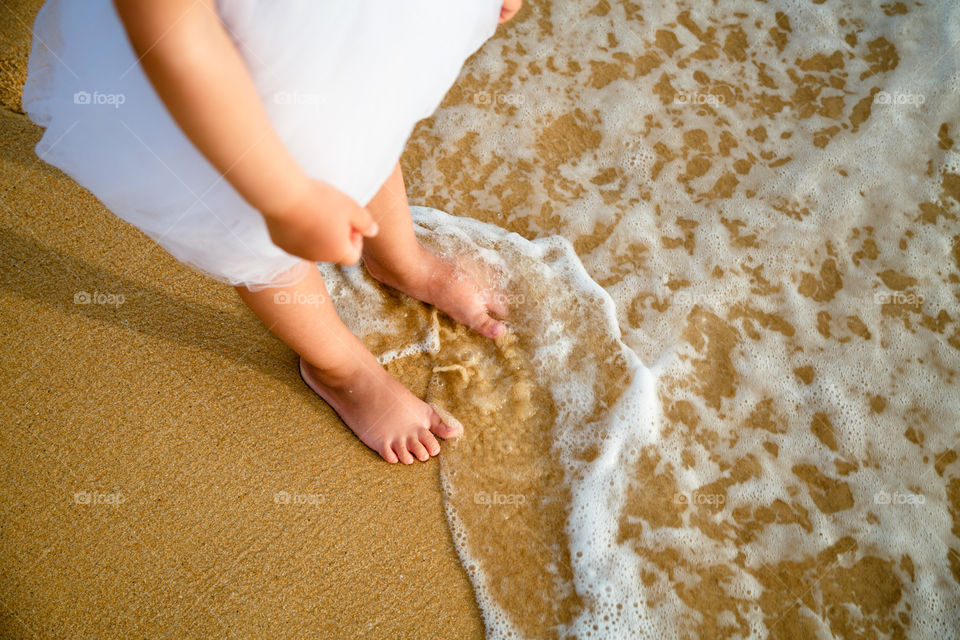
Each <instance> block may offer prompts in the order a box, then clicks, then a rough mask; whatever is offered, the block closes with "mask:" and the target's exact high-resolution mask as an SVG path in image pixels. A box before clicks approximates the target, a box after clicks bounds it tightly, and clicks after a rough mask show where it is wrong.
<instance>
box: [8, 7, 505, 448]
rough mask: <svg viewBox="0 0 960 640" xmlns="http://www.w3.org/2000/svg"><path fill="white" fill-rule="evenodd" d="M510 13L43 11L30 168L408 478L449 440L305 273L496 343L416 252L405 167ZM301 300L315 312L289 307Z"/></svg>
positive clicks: (473, 287) (497, 310) (430, 257)
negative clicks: (342, 271) (205, 292)
mask: <svg viewBox="0 0 960 640" xmlns="http://www.w3.org/2000/svg"><path fill="white" fill-rule="evenodd" d="M520 2H521V0H505V1H503V2H502V4H501V0H458V1H457V2H450V3H443V2H432V1H427V0H404V2H399V1H398V0H367V1H364V0H356V2H333V1H332V0H285V1H284V2H276V0H115V2H114V3H113V4H111V2H110V0H48V2H47V4H46V5H45V6H44V7H43V8H42V9H41V11H40V13H39V14H38V16H37V21H36V25H35V29H34V43H33V50H32V52H31V58H30V68H29V77H28V80H27V84H26V86H25V87H24V107H25V108H26V110H27V113H28V114H29V115H30V117H31V118H32V119H33V120H34V121H35V122H37V123H38V124H40V125H43V126H46V127H47V130H46V132H45V134H44V136H43V139H42V140H41V141H40V142H39V143H38V145H37V154H38V155H39V156H40V157H41V158H43V159H44V160H46V161H47V162H49V163H51V164H54V165H56V166H57V167H60V168H61V169H62V170H63V171H65V172H66V173H68V174H69V175H71V176H72V177H73V178H74V179H75V180H77V182H79V183H80V184H82V185H84V186H85V187H87V188H88V189H90V190H91V191H92V192H93V193H94V194H95V195H97V196H98V197H99V198H100V199H101V200H102V201H103V202H104V204H106V205H107V207H108V208H110V209H111V210H112V211H113V212H114V213H115V214H117V215H118V216H120V217H122V218H124V219H126V220H128V221H129V222H131V223H133V224H135V225H136V226H138V227H139V228H140V229H141V230H143V231H144V232H145V233H147V234H148V235H149V236H150V237H152V238H153V239H154V240H156V241H157V242H158V243H159V244H161V245H162V246H163V247H164V248H165V249H167V250H168V251H169V252H170V253H172V254H173V255H174V256H175V257H177V258H178V259H180V260H181V261H183V262H185V263H187V264H190V265H191V266H193V267H195V268H197V269H199V270H201V271H203V272H205V273H207V274H210V275H212V276H214V277H216V278H218V279H220V280H223V281H226V282H229V283H230V284H232V285H233V286H234V287H235V288H236V290H237V292H238V293H239V294H240V297H241V299H243V301H244V302H245V303H246V304H247V305H248V306H249V307H250V308H251V309H252V310H253V312H254V313H255V314H256V315H257V316H258V317H259V318H260V319H261V320H262V321H263V322H264V323H265V324H266V326H267V327H269V328H270V330H271V331H272V332H273V333H274V334H275V335H277V336H278V337H279V338H280V339H281V340H283V341H284V342H285V343H286V344H287V345H289V346H290V347H291V348H292V349H294V350H295V351H296V352H297V353H298V354H299V355H300V371H301V375H302V376H303V379H304V380H305V381H306V383H307V384H308V385H309V386H310V387H311V388H312V389H313V390H314V391H315V392H316V393H317V394H319V395H320V397H322V398H323V399H324V400H325V401H326V402H328V403H329V404H330V406H332V407H333V409H334V410H335V411H336V412H337V413H338V414H339V415H340V417H341V418H342V419H343V421H344V422H345V423H346V424H347V425H348V426H349V427H350V428H351V429H352V430H353V432H354V433H355V434H356V435H357V437H359V438H360V440H362V441H363V442H364V443H365V444H367V446H369V447H370V448H372V449H373V450H374V451H376V452H377V453H379V454H380V455H381V456H382V457H383V458H384V459H385V460H386V461H388V462H397V461H398V460H399V461H400V462H404V463H406V464H411V463H412V462H413V459H414V457H416V458H417V459H419V460H421V461H423V460H427V459H429V457H430V456H433V455H436V454H437V453H439V451H440V446H439V444H438V443H437V440H436V438H435V436H439V437H440V438H448V437H453V436H456V435H459V434H458V432H457V430H455V429H454V428H453V427H451V426H449V425H447V424H445V423H444V422H443V420H442V419H441V418H440V417H439V416H438V415H437V413H436V412H435V411H434V410H433V409H432V408H431V407H430V406H428V405H427V404H426V403H424V402H422V401H421V400H420V399H418V398H417V397H416V396H414V395H413V394H412V393H411V392H410V391H408V390H407V389H406V388H404V387H403V386H402V385H401V384H400V383H399V382H397V381H396V380H395V379H393V378H392V377H391V376H390V375H389V374H388V373H387V372H386V371H385V370H384V369H383V368H382V367H381V366H380V364H379V363H378V362H377V360H376V358H374V356H373V355H372V354H371V353H370V352H369V351H367V350H366V348H365V347H364V346H363V344H362V343H361V342H360V340H358V339H357V338H356V337H355V336H354V335H352V334H351V333H350V331H349V330H348V329H347V328H346V326H345V325H344V324H343V323H342V322H341V321H340V319H339V318H338V317H337V314H336V311H335V310H334V308H333V306H332V304H331V303H330V298H329V295H327V291H326V288H325V286H324V283H323V279H322V277H321V275H320V273H319V271H318V270H317V269H316V266H315V265H314V262H315V261H330V262H337V263H340V264H343V265H351V264H354V263H356V262H357V261H359V260H361V259H362V260H363V262H364V264H365V265H366V268H367V269H368V270H369V272H370V274H371V275H372V276H373V277H375V278H376V279H378V280H380V281H381V282H383V283H384V284H386V285H388V286H391V287H394V288H396V289H399V290H400V291H403V292H404V293H407V294H408V295H411V296H413V297H415V298H418V299H420V300H423V301H424V302H427V303H430V304H433V305H435V306H437V307H438V308H439V309H441V310H443V311H445V312H446V313H448V314H449V315H450V316H451V317H453V318H454V319H456V320H458V321H460V322H463V323H465V324H467V325H469V326H470V327H471V328H473V329H475V330H476V331H478V332H479V333H481V334H482V335H484V336H486V337H488V338H496V337H497V336H499V335H501V334H502V333H503V331H504V325H503V324H502V323H501V322H500V321H499V320H498V319H497V318H502V317H504V316H505V315H506V313H507V309H506V308H504V306H503V305H502V304H501V303H499V302H498V301H497V299H496V297H495V296H494V295H492V293H491V292H490V291H486V290H484V289H483V288H481V287H480V286H479V285H478V284H477V283H475V282H474V281H473V280H472V279H470V278H468V277H466V276H464V275H463V274H462V273H461V272H459V271H458V270H457V269H456V268H455V267H454V266H453V265H451V264H450V263H448V262H445V261H444V260H442V259H440V258H439V257H437V256H436V255H434V254H432V253H431V252H429V251H428V250H426V249H425V248H423V247H422V246H421V245H420V244H419V243H418V242H417V240H416V237H415V236H414V231H413V225H412V222H411V219H410V210H409V207H408V204H407V198H406V191H405V189H404V184H403V176H402V175H401V173H400V166H399V164H398V162H397V159H398V157H399V155H400V152H401V151H402V149H403V145H404V143H405V141H406V138H407V137H408V136H409V134H410V131H411V130H412V127H413V124H414V123H415V122H416V121H417V120H419V119H421V118H423V117H426V116H427V115H429V114H430V113H431V112H432V111H433V110H434V109H435V108H436V106H437V104H439V102H440V100H441V99H442V97H443V94H444V93H445V92H446V90H447V89H448V88H449V87H450V85H451V84H452V83H453V81H454V80H455V78H456V76H457V73H458V72H459V69H460V67H461V66H462V64H463V61H464V60H465V59H466V58H467V56H469V55H470V54H471V53H472V52H473V51H475V50H476V49H477V48H478V47H479V46H480V45H481V44H482V43H483V41H484V40H486V39H487V38H488V37H490V36H491V35H492V34H493V31H494V30H495V28H496V24H497V23H498V21H499V22H501V23H502V22H505V21H507V20H509V19H510V18H511V17H513V15H514V14H515V13H516V12H517V10H518V9H519V7H520ZM280 291H284V292H286V293H287V294H288V295H286V296H278V295H277V293H278V292H280ZM304 299H307V300H312V301H315V300H322V301H323V302H322V303H321V304H320V305H319V307H318V306H317V305H314V304H311V305H301V304H289V303H288V304H282V302H285V301H289V300H304Z"/></svg>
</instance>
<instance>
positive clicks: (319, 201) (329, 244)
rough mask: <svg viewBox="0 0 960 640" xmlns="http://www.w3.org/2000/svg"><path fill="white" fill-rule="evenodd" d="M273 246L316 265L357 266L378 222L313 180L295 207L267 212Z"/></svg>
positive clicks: (351, 201)
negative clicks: (364, 245) (332, 263)
mask: <svg viewBox="0 0 960 640" xmlns="http://www.w3.org/2000/svg"><path fill="white" fill-rule="evenodd" d="M263 217H264V220H266V222H267V230H268V231H269V232H270V239H271V240H273V243H274V244H275V245H277V246H278V247H280V248H281V249H283V250H284V251H286V252H287V253H291V254H293V255H295V256H299V257H301V258H304V259H305V260H312V261H314V262H337V263H340V264H342V265H345V266H346V265H352V264H356V262H357V261H358V260H360V253H361V251H363V238H364V237H367V238H372V237H373V236H375V235H377V231H378V228H377V223H376V222H374V221H373V218H372V217H371V216H370V212H368V211H367V210H366V209H365V208H363V207H361V206H360V205H359V204H357V202H356V201H355V200H354V199H353V198H351V197H350V196H348V195H347V194H345V193H343V192H342V191H340V190H339V189H336V188H335V187H333V186H331V185H329V184H327V183H325V182H319V181H316V180H310V181H309V182H308V184H307V188H306V191H305V193H304V194H303V195H302V196H301V197H300V198H299V199H298V201H297V202H295V203H294V204H293V205H292V206H289V207H286V208H284V210H283V211H280V212H277V213H265V214H264V216H263Z"/></svg>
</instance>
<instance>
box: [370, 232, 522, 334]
mask: <svg viewBox="0 0 960 640" xmlns="http://www.w3.org/2000/svg"><path fill="white" fill-rule="evenodd" d="M363 261H364V264H365V265H366V267H367V271H369V272H370V275H372V276H373V277H374V278H376V279H377V280H379V281H380V282H382V283H383V284H385V285H387V286H388V287H392V288H394V289H397V290H398V291H402V292H403V293H405V294H407V295H408V296H411V297H413V298H416V299H417V300H421V301H423V302H426V303H427V304H432V305H433V306H435V307H436V308H438V309H440V310H441V311H443V312H444V313H446V314H447V315H449V316H450V317H451V318H453V319H454V320H456V321H457V322H460V323H462V324H465V325H466V326H468V327H470V328H471V329H473V330H474V331H476V332H477V333H479V334H480V335H482V336H485V337H487V338H491V339H494V338H499V337H500V336H501V335H503V332H504V331H506V326H505V325H504V324H503V323H502V322H500V321H499V320H498V319H497V318H506V317H507V314H508V313H509V309H508V308H507V305H506V303H505V300H504V296H503V295H502V294H500V293H498V292H497V291H496V290H495V289H494V288H493V287H492V286H483V284H482V282H481V278H480V277H478V275H477V274H474V273H471V272H470V271H467V270H465V269H463V268H462V267H461V266H458V265H457V264H455V263H454V262H453V261H451V260H449V259H445V258H441V257H440V256H438V255H436V254H435V253H433V252H432V251H430V250H428V249H426V248H424V247H422V246H421V247H419V255H418V256H417V257H416V259H414V260H412V261H411V262H410V264H411V265H412V266H411V267H410V268H407V269H396V268H390V267H387V266H385V265H383V264H380V263H378V262H377V260H376V259H375V258H373V257H371V256H366V255H365V256H364V259H363ZM476 266H477V267H478V269H481V268H482V267H481V266H480V265H476Z"/></svg>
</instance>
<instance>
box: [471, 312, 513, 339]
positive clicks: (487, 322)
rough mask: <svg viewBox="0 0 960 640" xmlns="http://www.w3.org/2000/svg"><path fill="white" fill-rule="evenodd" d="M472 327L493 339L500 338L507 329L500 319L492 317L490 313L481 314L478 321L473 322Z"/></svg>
mask: <svg viewBox="0 0 960 640" xmlns="http://www.w3.org/2000/svg"><path fill="white" fill-rule="evenodd" d="M470 326H471V328H472V329H473V330H474V331H476V332H477V333H479V334H480V335H482V336H485V337H487V338H490V339H491V340H493V339H496V338H499V337H500V336H502V335H503V332H504V331H506V330H507V327H506V325H505V324H503V323H502V322H500V321H499V320H495V319H494V318H491V317H490V316H489V315H488V314H486V313H484V314H483V315H481V316H480V317H479V318H478V319H477V321H476V322H473V323H471V325H470Z"/></svg>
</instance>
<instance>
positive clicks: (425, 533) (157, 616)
mask: <svg viewBox="0 0 960 640" xmlns="http://www.w3.org/2000/svg"><path fill="white" fill-rule="evenodd" d="M40 4H41V3H40V2H37V1H31V2H22V3H14V4H13V5H10V4H9V3H4V5H3V7H2V8H0V14H2V19H0V34H2V35H0V54H2V58H0V99H2V102H3V105H2V106H3V111H2V114H0V128H2V133H0V140H2V145H0V153H2V162H3V169H2V172H0V216H2V225H0V227H2V228H0V239H2V240H0V242H2V244H0V265H2V266H0V274H2V275H0V281H2V286H0V297H2V302H0V327H2V328H0V332H2V336H3V338H2V341H3V352H2V356H0V358H2V365H0V370H2V373H0V377H2V380H3V382H2V385H0V394H2V399H0V423H2V429H0V438H2V444H0V466H2V468H3V479H2V482H0V523H2V524H0V526H2V529H0V636H2V637H4V638H54V637H63V638H78V637H99V638H107V637H132V636H138V637H178V638H194V637H195V638H225V637H274V638H279V637H302V638H308V637H309V638H324V637H329V638H347V637H358V638H359V637H380V638H386V637H391V638H449V637H463V638H468V637H482V635H483V627H482V623H481V620H480V617H479V612H478V609H477V606H476V604H475V602H474V598H473V594H472V592H471V588H470V584H469V582H468V580H467V577H466V574H465V573H464V571H463V569H462V568H461V567H460V564H459V562H458V560H457V556H456V553H455V551H454V547H453V543H452V541H451V537H450V533H449V531H448V529H447V525H446V521H445V520H444V515H443V509H442V504H441V492H440V487H439V480H438V474H439V465H438V464H437V463H436V461H433V462H432V463H431V464H426V465H419V464H418V465H415V466H412V467H404V466H390V465H387V464H385V463H383V462H382V461H381V460H380V458H379V457H378V456H377V455H376V454H374V453H373V452H371V451H369V450H367V449H366V448H365V447H362V446H359V445H358V442H357V440H356V438H354V437H353V435H352V434H351V433H350V432H349V431H348V430H347V429H346V428H345V427H344V426H343V425H342V423H341V422H340V421H339V419H338V418H337V417H336V415H335V414H334V413H333V412H332V411H331V410H330V409H329V408H328V407H327V406H326V404H324V403H323V402H322V401H321V400H320V399H319V398H317V397H316V396H315V395H314V394H313V393H311V392H310V391H309V390H308V389H307V388H306V387H305V386H304V384H303V383H302V382H301V380H300V378H299V376H298V374H297V370H296V366H295V363H296V359H295V356H294V354H293V353H292V352H291V351H290V350H289V349H287V348H286V347H285V346H284V345H283V344H281V343H280V342H279V341H278V340H276V339H275V338H274V337H272V336H271V335H270V334H269V333H268V332H267V330H266V329H265V328H264V327H263V326H262V325H261V324H260V323H259V322H258V321H257V319H256V318H255V317H254V316H253V315H252V314H251V313H250V312H249V311H248V310H247V309H246V308H245V307H244V306H243V304H242V303H241V302H240V300H239V299H238V298H237V297H236V294H235V293H234V292H233V290H232V289H230V288H229V287H226V286H224V285H221V284H218V283H215V282H213V281H212V280H209V279H207V278H204V277H202V276H200V275H197V274H195V273H193V272H192V271H191V270H189V269H188V268H186V267H184V266H182V265H180V264H179V263H177V262H176V261H175V260H173V259H172V258H170V257H169V256H168V255H167V254H165V253H164V252H163V251H162V250H161V249H160V248H159V247H157V246H156V245H155V244H154V243H153V242H151V241H150V240H149V239H147V238H146V237H145V236H143V235H142V234H141V233H140V232H139V231H137V230H136V229H134V228H132V227H131V226H129V225H127V224H126V223H124V222H122V221H120V220H118V219H116V218H115V217H113V216H112V215H111V214H110V213H109V212H108V211H107V210H106V209H105V208H104V207H103V206H102V205H101V204H100V203H99V202H97V201H96V199H95V198H94V197H92V196H91V195H90V194H89V193H88V192H86V191H85V190H84V189H82V188H80V187H78V186H77V185H76V184H75V183H74V182H73V181H72V180H70V179H69V178H68V177H67V176H65V175H63V174H62V173H61V172H59V171H57V170H56V169H54V168H52V167H50V166H47V165H45V164H43V163H42V162H41V161H39V160H38V159H37V158H36V156H35V155H34V153H33V146H34V144H36V142H37V140H38V139H39V137H40V135H41V130H40V128H38V127H36V126H35V125H33V124H32V123H31V122H30V121H29V120H28V119H27V117H26V116H25V115H23V114H22V113H19V112H18V111H19V104H20V100H19V92H20V88H21V87H22V84H23V82H24V80H25V78H26V64H27V56H28V53H29V43H30V28H29V25H31V24H32V21H33V16H34V15H35V13H36V11H37V10H38V9H39V6H40ZM80 292H87V293H88V294H90V296H91V297H94V294H98V295H97V296H96V298H97V299H99V300H101V301H106V300H107V298H106V297H101V296H107V295H113V296H115V297H114V298H113V300H114V301H119V300H121V298H120V296H123V298H122V304H120V305H119V306H117V305H111V304H98V303H97V301H96V299H94V300H93V302H91V303H90V304H75V302H74V296H75V295H76V294H78V293H80ZM404 382H406V383H407V384H411V385H412V386H414V388H415V389H416V385H417V381H416V380H413V379H411V378H405V379H404ZM425 383H426V380H421V381H420V383H419V384H420V385H421V387H422V385H424V384H425ZM422 391H423V389H422V388H421V389H420V392H421V393H422ZM284 492H285V493H286V494H288V495H289V496H290V503H289V504H284V503H282V500H283V493H284ZM276 494H281V496H280V498H279V499H280V500H281V502H279V503H278V502H277V499H276V498H277V496H276ZM87 497H89V501H90V504H84V501H85V500H86V499H87ZM98 501H99V502H100V503H101V504H95V503H96V502H98ZM111 501H112V502H119V504H111V503H110V502H111Z"/></svg>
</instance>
